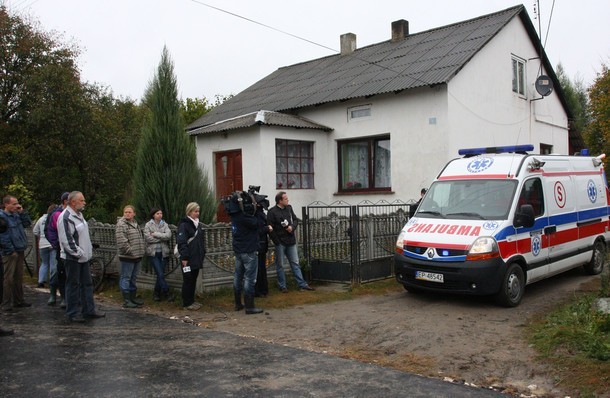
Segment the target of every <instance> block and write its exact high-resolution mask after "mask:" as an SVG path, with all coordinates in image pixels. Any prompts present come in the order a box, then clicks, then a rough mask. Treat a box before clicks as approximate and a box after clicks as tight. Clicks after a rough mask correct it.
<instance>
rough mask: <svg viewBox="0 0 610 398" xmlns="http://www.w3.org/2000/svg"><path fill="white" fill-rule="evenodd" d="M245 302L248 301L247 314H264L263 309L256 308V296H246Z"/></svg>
mask: <svg viewBox="0 0 610 398" xmlns="http://www.w3.org/2000/svg"><path fill="white" fill-rule="evenodd" d="M244 300H245V301H246V314H248V315H250V314H260V313H261V312H263V309H262V308H256V307H255V306H254V296H251V295H246V296H244Z"/></svg>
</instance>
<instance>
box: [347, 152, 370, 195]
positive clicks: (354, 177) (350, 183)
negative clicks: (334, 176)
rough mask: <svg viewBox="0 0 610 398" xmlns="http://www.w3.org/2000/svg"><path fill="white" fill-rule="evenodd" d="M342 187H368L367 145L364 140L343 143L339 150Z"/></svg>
mask: <svg viewBox="0 0 610 398" xmlns="http://www.w3.org/2000/svg"><path fill="white" fill-rule="evenodd" d="M341 152H342V153H341V160H342V162H343V164H342V165H341V169H342V171H343V176H342V177H343V178H342V184H343V187H342V188H343V189H358V188H368V187H369V183H368V176H369V165H368V162H369V146H368V143H366V142H356V143H351V144H344V145H343V146H342V151H341Z"/></svg>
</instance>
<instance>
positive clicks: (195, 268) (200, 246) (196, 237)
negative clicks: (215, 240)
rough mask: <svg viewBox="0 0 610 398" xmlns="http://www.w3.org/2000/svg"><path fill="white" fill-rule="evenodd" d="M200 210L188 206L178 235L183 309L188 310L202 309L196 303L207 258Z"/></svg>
mask: <svg viewBox="0 0 610 398" xmlns="http://www.w3.org/2000/svg"><path fill="white" fill-rule="evenodd" d="M199 210H200V207H199V205H198V204H197V203H195V202H191V203H189V204H188V205H186V217H184V218H183V219H182V220H180V222H179V223H178V232H177V234H176V243H177V244H178V252H179V253H180V265H181V266H182V267H181V268H182V307H183V308H184V309H187V310H198V309H200V308H201V304H199V303H197V302H195V288H196V286H197V277H198V276H199V270H200V269H202V268H203V259H204V258H205V240H204V237H203V233H204V230H203V224H201V223H200V222H199Z"/></svg>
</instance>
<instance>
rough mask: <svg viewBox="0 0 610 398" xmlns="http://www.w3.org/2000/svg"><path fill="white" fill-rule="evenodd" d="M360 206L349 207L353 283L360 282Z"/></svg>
mask: <svg viewBox="0 0 610 398" xmlns="http://www.w3.org/2000/svg"><path fill="white" fill-rule="evenodd" d="M359 221H360V220H359V215H358V206H350V207H349V230H350V254H351V255H350V257H351V261H350V263H351V264H350V265H351V268H352V285H354V284H357V283H359V282H360V269H359V265H360V256H359V253H360V247H359V244H358V242H360V230H359V229H360V226H359Z"/></svg>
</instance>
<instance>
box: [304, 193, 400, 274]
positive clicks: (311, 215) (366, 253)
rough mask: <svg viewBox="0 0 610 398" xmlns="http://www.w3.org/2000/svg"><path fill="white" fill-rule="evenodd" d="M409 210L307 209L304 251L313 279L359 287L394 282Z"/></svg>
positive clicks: (396, 205)
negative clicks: (398, 239) (399, 243)
mask: <svg viewBox="0 0 610 398" xmlns="http://www.w3.org/2000/svg"><path fill="white" fill-rule="evenodd" d="M409 207H410V204H407V203H404V202H400V201H396V202H393V203H388V202H386V201H381V202H377V203H371V202H368V201H364V202H362V203H360V204H358V205H356V206H354V205H350V204H348V203H345V202H342V201H338V202H334V203H332V204H330V205H326V204H324V203H322V202H315V203H312V204H311V205H309V206H306V207H303V232H304V235H303V250H304V254H305V259H306V260H307V263H308V264H309V265H310V267H311V268H310V269H311V279H312V280H315V281H325V282H341V283H352V284H354V283H364V282H369V281H373V280H379V279H385V278H389V277H391V276H393V267H392V259H393V255H394V245H395V244H396V237H397V236H398V233H399V232H400V229H401V228H402V227H403V226H404V224H405V223H406V222H407V220H408V215H409V214H410V213H409V210H410V209H409Z"/></svg>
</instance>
